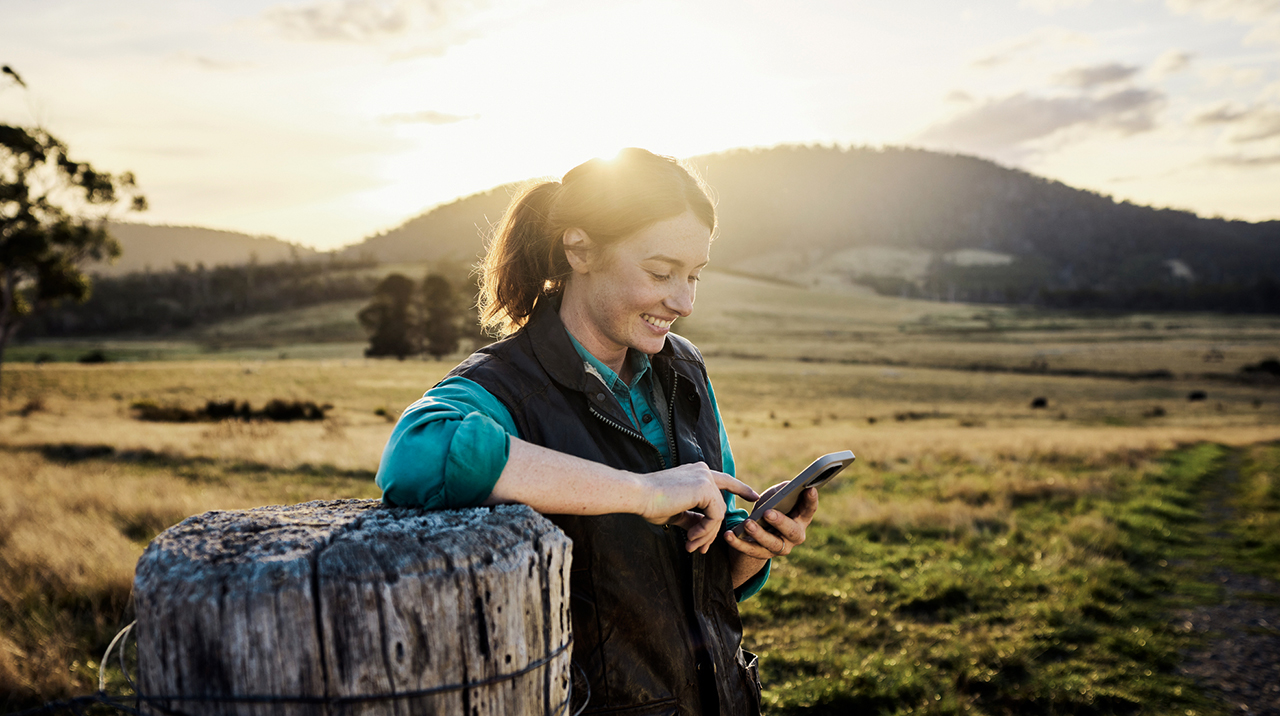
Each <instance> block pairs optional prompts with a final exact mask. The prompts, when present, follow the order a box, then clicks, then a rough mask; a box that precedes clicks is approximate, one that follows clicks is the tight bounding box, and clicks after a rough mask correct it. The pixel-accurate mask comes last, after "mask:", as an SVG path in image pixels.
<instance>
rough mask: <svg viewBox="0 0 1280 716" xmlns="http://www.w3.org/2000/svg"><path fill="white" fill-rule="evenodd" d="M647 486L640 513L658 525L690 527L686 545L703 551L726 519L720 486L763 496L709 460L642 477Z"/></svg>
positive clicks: (746, 495)
mask: <svg viewBox="0 0 1280 716" xmlns="http://www.w3.org/2000/svg"><path fill="white" fill-rule="evenodd" d="M641 479H642V480H644V484H645V486H646V488H647V489H646V494H645V501H644V505H643V507H642V508H641V509H640V516H641V517H644V518H645V519H646V520H648V521H649V522H650V523H652V524H655V525H662V524H675V525H679V526H681V527H683V528H685V529H686V530H687V531H688V541H687V542H685V549H687V550H689V551H690V552H693V551H695V550H697V551H700V552H702V553H704V554H705V553H706V551H707V550H708V549H709V548H710V547H711V543H712V542H714V541H715V538H716V532H717V530H719V528H720V524H721V523H722V522H723V521H724V513H725V502H724V495H722V494H720V491H721V490H728V491H729V492H732V493H733V494H735V495H738V496H739V497H742V498H743V499H746V500H750V501H752V502H755V501H757V500H759V499H760V496H759V495H757V494H756V491H755V490H753V489H751V487H750V486H749V485H747V484H746V483H744V482H740V481H738V480H736V479H734V478H733V477H731V476H729V475H727V474H725V473H723V472H716V471H715V470H712V469H711V468H709V467H707V465H706V463H702V462H699V463H694V464H691V465H681V466H679V467H674V468H671V469H669V470H662V471H660V472H653V473H649V474H648V475H644V476H642V477H641Z"/></svg>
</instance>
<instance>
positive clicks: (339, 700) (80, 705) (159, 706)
mask: <svg viewBox="0 0 1280 716" xmlns="http://www.w3.org/2000/svg"><path fill="white" fill-rule="evenodd" d="M135 624H137V622H136V621H134V622H130V623H129V624H128V625H127V626H125V627H124V628H123V629H121V630H120V631H119V633H117V634H116V635H115V638H113V639H112V640H111V643H110V644H108V645H107V651H106V653H104V654H103V655H102V661H101V662H100V663H99V664H98V691H97V692H96V693H93V694H90V695H88V696H77V697H74V698H70V699H59V700H56V701H50V702H48V703H45V704H44V705H42V706H37V707H36V708H32V709H27V710H26V711H18V712H15V713H11V714H9V716H41V715H43V714H55V713H61V712H64V711H70V712H71V713H73V714H76V716H83V714H84V713H85V709H86V708H87V707H89V706H93V705H99V706H105V707H107V708H110V709H114V710H116V711H120V712H122V713H126V714H129V715H130V716H148V715H147V714H146V713H145V712H144V711H143V710H142V704H143V703H145V704H146V705H147V706H148V707H150V708H152V709H154V710H156V711H158V712H160V713H162V714H166V715H167V716H189V715H188V714H186V713H184V712H183V711H179V710H178V709H176V708H173V707H172V703H171V702H175V701H177V702H189V703H222V704H229V703H244V704H311V705H316V706H333V707H344V706H352V705H355V704H362V703H373V702H379V701H400V700H406V699H416V698H425V697H428V696H435V695H438V694H444V693H450V692H454V691H466V690H468V689H477V688H482V687H485V686H493V685H494V684H500V683H503V682H505V681H511V680H513V679H517V678H519V677H521V676H524V675H525V674H529V673H532V672H534V671H536V670H538V669H541V668H542V667H544V666H546V665H547V664H550V663H551V661H552V660H554V659H555V658H556V657H557V656H559V655H561V654H563V653H564V652H565V651H567V650H568V649H569V647H571V646H572V645H573V635H572V634H569V635H568V636H569V638H568V639H567V640H566V641H565V643H564V644H561V645H560V646H558V647H556V648H555V649H553V650H552V651H550V652H548V653H547V654H545V655H544V656H542V657H541V658H539V659H536V660H534V661H531V662H529V663H528V664H526V665H525V666H524V667H523V668H521V669H517V670H516V671H513V672H510V673H507V674H499V675H497V676H491V677H489V678H487V679H480V680H478V681H468V682H464V683H457V684H445V685H442V686H433V687H431V688H428V689H416V690H413V691H398V692H394V693H381V694H354V695H349V696H306V695H295V696H282V695H277V694H247V695H230V696H215V695H199V696H196V695H185V694H183V695H159V696H157V695H154V694H143V693H142V692H141V690H140V689H138V687H137V685H136V684H135V683H134V681H133V677H132V676H130V674H129V669H128V667H127V666H126V664H125V658H124V652H125V642H126V641H127V639H128V637H129V635H130V634H131V633H132V631H133V627H134V625H135ZM117 644H118V645H119V646H120V648H119V650H116V645H117ZM112 651H116V652H117V655H118V657H119V660H120V671H121V673H122V674H123V675H124V679H125V681H126V683H128V685H129V687H130V688H132V689H133V691H134V693H133V694H132V695H128V694H109V693H107V671H106V668H107V663H109V662H110V660H111V652H112ZM570 665H571V667H572V668H575V669H577V670H578V671H579V672H581V673H582V677H583V678H582V682H583V685H585V686H586V696H587V697H586V699H585V700H584V701H583V703H582V705H581V706H580V707H578V710H577V711H574V712H573V714H572V715H571V716H579V714H581V713H582V712H583V711H584V710H586V708H587V704H589V703H590V702H591V684H590V683H588V681H587V678H586V672H585V671H583V669H582V667H581V666H580V665H579V664H578V663H577V662H576V661H572V660H570ZM573 682H574V679H573V677H572V674H571V675H570V678H569V688H568V693H567V694H566V697H565V700H564V701H563V702H561V703H560V704H558V705H557V706H556V709H555V711H554V712H553V716H560V714H563V713H565V712H567V711H568V710H569V709H570V708H572V703H573ZM130 702H132V703H130Z"/></svg>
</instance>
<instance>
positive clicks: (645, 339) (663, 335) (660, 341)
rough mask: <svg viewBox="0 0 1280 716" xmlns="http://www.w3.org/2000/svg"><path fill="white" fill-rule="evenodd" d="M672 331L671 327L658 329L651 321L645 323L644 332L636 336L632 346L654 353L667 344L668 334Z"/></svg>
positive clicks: (641, 350) (650, 353)
mask: <svg viewBox="0 0 1280 716" xmlns="http://www.w3.org/2000/svg"><path fill="white" fill-rule="evenodd" d="M670 332H671V329H669V328H663V329H657V328H655V327H654V326H652V325H651V324H649V323H645V324H644V329H643V332H642V333H641V334H640V335H638V336H636V340H635V341H634V342H633V343H632V344H631V347H632V348H635V349H636V350H638V351H640V352H641V353H648V354H649V355H653V354H655V353H657V352H659V351H661V350H662V347H663V346H665V345H666V344H667V334H668V333H670Z"/></svg>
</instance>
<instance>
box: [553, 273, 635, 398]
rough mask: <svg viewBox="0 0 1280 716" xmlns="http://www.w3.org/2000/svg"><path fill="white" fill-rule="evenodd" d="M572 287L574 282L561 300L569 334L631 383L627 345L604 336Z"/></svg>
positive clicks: (562, 318) (565, 325) (563, 318)
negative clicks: (619, 343)
mask: <svg viewBox="0 0 1280 716" xmlns="http://www.w3.org/2000/svg"><path fill="white" fill-rule="evenodd" d="M571 289H572V283H570V285H569V286H567V287H565V292H564V298H563V299H561V302H560V322H561V323H563V324H564V327H565V329H566V330H568V331H569V334H570V335H572V336H573V337H574V339H576V340H577V341H578V343H580V344H581V345H582V347H583V348H586V349H587V352H588V353H590V354H591V355H593V356H595V358H596V360H598V361H600V362H601V363H604V364H605V365H606V366H608V367H609V369H610V370H612V371H613V372H614V373H617V374H618V377H619V378H621V379H622V381H623V382H625V383H630V381H631V376H630V373H631V367H630V363H629V362H628V361H627V347H626V346H623V345H618V344H616V343H614V342H612V341H610V340H609V339H608V338H605V337H604V335H603V334H602V333H601V332H600V330H599V329H598V328H597V327H596V325H595V323H594V322H592V320H591V316H590V314H589V313H588V312H587V310H586V306H584V305H583V303H582V301H580V300H577V297H576V295H575V292H574V291H572V290H571Z"/></svg>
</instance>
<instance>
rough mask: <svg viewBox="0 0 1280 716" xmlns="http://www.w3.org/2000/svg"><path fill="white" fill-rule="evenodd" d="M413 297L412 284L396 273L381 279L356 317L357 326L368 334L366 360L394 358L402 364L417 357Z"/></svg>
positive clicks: (418, 342) (409, 280)
mask: <svg viewBox="0 0 1280 716" xmlns="http://www.w3.org/2000/svg"><path fill="white" fill-rule="evenodd" d="M413 293H414V285H413V280H412V279H410V278H409V277H407V276H405V275H403V274H398V273H393V274H391V275H389V276H387V277H386V278H384V279H382V281H381V282H380V283H379V284H378V286H377V287H376V288H374V290H373V300H372V301H370V302H369V305H367V306H365V307H364V308H362V309H360V313H358V314H357V318H358V319H359V320H360V325H361V326H363V327H364V329H365V332H366V333H368V334H369V347H368V348H366V349H365V351H364V354H365V355H366V356H369V357H371V358H372V357H377V356H395V357H397V358H399V359H400V360H404V359H405V357H406V356H410V355H414V354H416V353H418V351H419V348H418V346H419V344H420V341H419V339H418V325H417V323H418V322H417V315H416V314H417V312H416V311H415V310H414V306H413V305H412V304H413Z"/></svg>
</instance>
